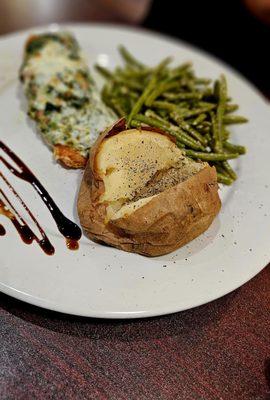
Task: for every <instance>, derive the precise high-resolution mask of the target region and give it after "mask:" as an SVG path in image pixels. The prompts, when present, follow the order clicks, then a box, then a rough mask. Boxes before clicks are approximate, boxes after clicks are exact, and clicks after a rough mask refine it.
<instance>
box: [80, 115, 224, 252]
mask: <svg viewBox="0 0 270 400" xmlns="http://www.w3.org/2000/svg"><path fill="white" fill-rule="evenodd" d="M119 122H120V121H119ZM122 130H123V129H122ZM111 134H112V133H111V131H107V132H105V133H104V134H103V135H101V136H100V138H99V139H98V141H97V142H96V145H95V146H94V147H93V148H92V150H91V153H90V159H89V162H88V164H87V166H86V169H85V173H84V176H83V180H82V183H81V188H80V192H79V198H78V214H79V218H80V222H81V225H82V227H83V229H84V231H85V233H86V235H87V236H88V237H89V238H90V239H91V240H94V241H96V242H99V243H107V244H109V245H111V246H114V247H117V248H119V249H121V250H125V251H129V252H134V253H139V254H142V255H145V256H160V255H163V254H167V253H170V252H172V251H174V250H176V249H178V248H179V247H181V246H183V245H184V244H186V243H188V242H190V241H191V240H193V239H195V238H196V237H197V236H199V235H200V234H201V233H203V232H204V231H205V230H207V229H208V227H209V226H210V225H211V223H212V221H213V219H214V218H215V216H216V215H217V214H218V212H219V210H220V207H221V202H220V199H219V195H218V191H217V189H218V185H217V177H216V170H215V168H214V167H210V166H208V165H207V166H206V167H205V168H203V169H202V170H201V171H199V172H198V173H197V174H195V175H193V176H192V177H190V178H189V179H187V180H186V181H184V182H182V183H179V184H178V185H176V186H174V187H172V188H170V189H167V190H165V191H164V192H162V193H160V194H159V195H157V196H156V197H154V198H153V199H152V200H151V201H150V202H148V203H147V204H145V205H144V206H142V207H141V208H139V209H137V210H136V211H135V212H133V213H132V214H130V215H129V216H126V217H124V218H120V219H117V220H113V221H110V222H109V223H108V224H105V223H104V220H105V215H106V205H105V204H99V203H98V199H99V197H100V195H101V194H102V193H103V192H104V185H103V181H102V180H101V179H100V177H99V176H98V175H97V173H96V171H95V157H96V154H97V152H98V149H99V146H100V144H101V142H102V140H104V138H105V137H107V136H109V135H111Z"/></svg>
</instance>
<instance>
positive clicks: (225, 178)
mask: <svg viewBox="0 0 270 400" xmlns="http://www.w3.org/2000/svg"><path fill="white" fill-rule="evenodd" d="M217 180H218V182H219V183H223V184H224V185H228V186H230V185H231V184H232V183H233V179H231V178H229V177H228V176H226V175H223V174H221V173H220V172H217Z"/></svg>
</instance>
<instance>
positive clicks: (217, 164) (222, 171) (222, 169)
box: [211, 161, 231, 179]
mask: <svg viewBox="0 0 270 400" xmlns="http://www.w3.org/2000/svg"><path fill="white" fill-rule="evenodd" d="M211 165H212V166H214V167H215V168H216V171H217V172H220V173H221V174H222V175H225V176H227V177H228V178H230V179H231V177H230V175H229V174H228V172H226V171H225V169H224V168H222V166H221V165H222V161H221V162H219V161H216V162H213V163H211Z"/></svg>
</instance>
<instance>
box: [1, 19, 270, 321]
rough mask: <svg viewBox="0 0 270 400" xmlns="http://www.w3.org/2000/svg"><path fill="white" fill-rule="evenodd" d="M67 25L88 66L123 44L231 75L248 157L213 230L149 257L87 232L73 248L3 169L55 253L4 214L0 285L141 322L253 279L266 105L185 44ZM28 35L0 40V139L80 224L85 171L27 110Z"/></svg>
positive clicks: (269, 216)
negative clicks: (55, 146) (58, 150)
mask: <svg viewBox="0 0 270 400" xmlns="http://www.w3.org/2000/svg"><path fill="white" fill-rule="evenodd" d="M51 28H53V29H57V27H56V26H52V27H51ZM66 28H68V29H70V30H71V31H72V32H73V33H74V34H75V35H76V37H77V39H78V40H79V43H80V44H81V46H82V48H83V49H84V51H85V54H86V55H87V57H88V59H89V64H90V66H91V65H92V64H93V63H95V62H96V61H97V60H103V62H105V63H106V64H107V65H108V67H109V68H111V67H114V66H115V65H117V64H118V63H119V62H120V59H119V56H118V54H117V50H116V48H117V45H118V44H119V43H122V44H124V45H126V46H127V47H128V48H129V49H130V50H131V52H132V53H134V54H135V55H136V56H137V57H138V58H139V59H141V60H143V61H144V62H146V63H149V64H154V63H157V62H158V61H159V60H160V59H161V58H163V57H165V56H167V55H172V56H174V57H175V60H176V62H181V61H185V60H192V61H193V62H194V66H195V69H196V71H197V73H198V75H199V76H206V77H212V78H215V77H218V76H219V75H220V73H222V72H225V73H226V75H227V78H228V83H229V91H230V93H231V95H232V96H233V98H234V99H235V101H236V102H237V103H239V104H240V105H241V109H240V113H241V114H243V115H246V116H248V117H249V118H250V123H249V124H248V125H243V126H239V127H236V128H234V132H235V133H234V141H235V142H236V143H242V142H243V143H244V144H245V145H247V147H248V154H247V155H246V156H245V157H242V158H240V159H239V160H237V161H236V162H235V164H234V165H235V168H236V171H237V173H238V175H239V179H238V180H237V182H236V183H235V184H234V185H233V186H232V187H230V188H222V189H221V191H220V192H221V197H222V202H223V207H222V211H221V213H220V215H219V217H218V218H217V219H216V220H215V222H214V223H213V225H212V226H211V227H210V229H209V230H208V231H207V232H206V233H205V234H204V235H202V236H200V237H199V238H198V239H196V240H194V241H193V242H191V243H190V244H189V245H187V246H185V247H183V248H181V249H180V250H178V251H176V252H174V253H172V254H169V255H166V256H162V257H158V258H153V259H151V258H145V257H142V256H139V255H135V254H129V253H125V252H122V251H119V250H116V249H113V248H110V247H105V246H101V245H97V244H94V243H92V242H89V241H88V240H87V239H86V238H85V237H83V238H82V240H81V242H80V249H79V250H78V251H75V252H72V251H69V250H68V249H67V248H66V246H65V243H64V240H63V238H62V237H60V235H59V234H58V231H57V229H56V227H55V225H54V222H53V220H52V218H51V217H50V214H49V212H48V211H47V209H46V207H45V206H44V205H43V203H42V202H41V201H40V199H39V198H38V197H37V196H36V195H35V193H34V191H33V189H32V188H31V187H30V185H27V184H25V183H22V182H19V179H16V178H14V177H13V176H10V174H8V171H7V170H6V169H5V168H4V166H2V165H1V170H2V171H3V172H4V173H5V174H6V175H8V176H9V178H10V180H11V181H12V183H13V184H14V185H15V187H16V188H17V189H18V191H19V192H20V193H21V194H22V196H23V198H24V199H25V200H26V202H27V204H28V205H30V207H31V209H32V210H34V212H35V214H36V215H37V216H38V219H39V221H40V222H41V224H42V225H43V227H44V228H45V229H46V231H47V232H48V234H49V237H50V238H51V240H52V242H53V244H54V246H55V249H56V253H55V255H54V256H46V255H45V254H44V253H43V252H42V251H41V250H40V248H39V247H38V246H37V245H36V244H32V245H30V246H28V245H25V244H24V243H22V241H21V240H20V238H19V237H18V235H17V233H16V231H15V230H14V228H13V226H12V225H11V223H10V222H9V220H7V219H6V218H5V217H3V216H0V223H2V224H3V225H4V226H5V227H6V230H7V235H5V236H3V237H0V249H1V251H0V289H1V290H2V291H3V292H4V293H7V294H9V295H11V296H13V297H16V298H18V299H21V300H24V301H27V302H29V303H32V304H35V305H38V306H41V307H45V308H48V309H52V310H56V311H61V312H64V313H69V314H76V315H82V316H91V317H105V318H137V317H147V316H154V315H162V314H167V313H172V312H176V311H181V310H185V309H189V308H192V307H195V306H198V305H200V304H204V303H206V302H209V301H211V300H214V299H217V298H219V297H221V296H223V295H225V294H226V293H229V292H231V291H232V290H234V289H236V288H238V287H239V286H241V285H242V284H243V283H245V282H247V281H248V280H249V279H251V278H252V277H253V276H254V275H256V274H257V273H258V272H259V271H261V270H262V268H263V267H264V266H265V265H266V264H267V263H268V262H269V259H270V246H269V237H270V157H269V149H270V112H269V106H268V105H267V104H266V102H265V101H264V100H263V98H262V97H261V96H260V94H259V93H258V92H257V91H256V90H255V89H254V88H253V87H252V86H251V85H250V84H249V83H248V82H246V81H245V80H244V79H243V78H242V77H240V76H239V75H238V74H237V73H235V72H234V71H232V69H230V68H229V67H227V66H226V65H224V64H222V63H220V62H218V61H217V60H215V59H213V58H212V57H210V56H209V55H206V54H204V53H202V52H201V51H198V50H196V49H194V48H192V47H190V46H188V45H186V44H185V43H182V42H179V41H175V40H172V39H168V38H166V37H163V36H160V35H156V34H152V33H148V32H144V31H140V30H133V29H125V28H122V27H117V26H106V25H71V26H66ZM45 29H48V27H47V28H45ZM43 30H44V29H35V30H32V31H31V32H33V31H35V32H36V31H43ZM28 35H29V32H21V33H16V34H13V35H10V36H5V37H3V38H2V39H1V41H0V85H1V91H0V132H1V133H0V137H1V139H2V140H3V141H4V142H6V144H8V145H9V146H10V147H11V148H12V149H13V150H14V151H15V152H16V153H17V154H18V155H19V156H20V157H21V158H22V159H23V160H24V161H25V162H26V163H27V164H28V166H29V167H30V168H31V169H32V170H33V171H34V172H35V174H36V175H37V176H38V178H40V180H41V182H42V183H43V184H44V185H45V187H46V188H47V189H48V191H49V192H50V194H51V195H52V197H53V198H54V199H55V201H56V202H57V203H58V205H59V206H60V208H61V209H62V210H63V211H64V213H65V214H66V215H67V216H68V217H70V218H71V219H73V220H75V221H78V218H77V214H76V195H77V190H78V186H79V183H80V180H81V175H82V173H81V172H79V171H68V170H65V169H63V168H61V167H60V166H59V165H57V164H55V163H54V162H53V160H52V155H51V153H50V151H49V150H48V149H47V148H46V147H45V146H44V145H43V144H42V141H41V139H40V137H39V136H38V135H37V134H36V132H35V130H34V128H33V124H32V123H31V122H29V120H28V118H27V117H26V115H25V113H24V112H23V111H22V110H24V108H25V102H24V100H23V96H22V93H21V88H20V84H19V82H18V79H17V75H18V68H19V66H20V63H21V59H22V49H23V45H24V42H25V39H26V38H27V36H28Z"/></svg>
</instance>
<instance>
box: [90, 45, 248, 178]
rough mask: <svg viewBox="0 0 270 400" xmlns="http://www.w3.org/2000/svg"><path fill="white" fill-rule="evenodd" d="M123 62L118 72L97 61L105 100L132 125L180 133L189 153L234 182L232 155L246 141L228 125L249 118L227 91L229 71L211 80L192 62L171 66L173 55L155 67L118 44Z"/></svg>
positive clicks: (236, 154)
mask: <svg viewBox="0 0 270 400" xmlns="http://www.w3.org/2000/svg"><path fill="white" fill-rule="evenodd" d="M119 52H120V54H121V56H122V58H123V61H124V66H123V67H116V68H115V70H114V71H113V72H111V71H109V70H107V69H106V68H104V67H101V66H99V65H96V69H97V71H98V72H99V73H100V74H101V75H102V76H103V77H104V78H105V80H106V83H105V84H104V87H103V89H102V98H103V101H104V102H105V103H106V104H107V106H109V107H110V108H112V109H113V110H114V111H115V113H116V114H117V115H118V116H119V117H126V119H127V124H128V126H129V127H136V128H140V127H143V126H145V125H148V126H152V127H156V128H160V129H162V130H163V131H165V132H168V133H170V134H171V135H173V136H174V137H175V138H176V142H177V145H178V146H179V147H180V148H181V149H182V150H183V152H185V154H186V155H187V156H188V157H191V158H193V159H196V160H202V161H207V162H208V163H209V164H210V165H214V166H215V167H216V170H217V176H218V181H219V182H220V183H223V184H225V185H230V184H232V183H233V182H234V181H235V180H236V179H237V175H236V173H235V171H234V170H233V169H232V167H231V166H230V164H229V163H228V160H230V159H234V158H237V157H239V156H240V155H242V154H245V153H246V148H245V147H244V146H239V145H235V144H232V143H231V142H230V141H229V140H230V136H231V132H230V131H229V125H233V124H241V123H245V122H247V121H248V120H247V119H246V118H245V117H242V116H238V115H235V114H234V112H235V111H236V110H237V109H238V105H237V104H233V103H232V100H231V98H230V97H228V93H227V82H226V78H225V76H224V75H221V77H220V78H219V79H218V80H216V81H215V82H213V83H212V81H211V80H210V79H206V78H198V77H196V75H195V73H194V71H193V69H192V64H191V63H184V64H181V65H179V66H177V67H174V68H172V67H169V64H170V62H171V61H172V60H171V58H166V59H164V60H162V61H161V62H160V63H159V64H158V65H157V66H155V67H148V66H146V65H144V64H143V63H141V62H140V61H138V60H136V59H135V58H134V57H133V55H132V54H130V53H129V51H128V50H127V49H126V48H125V47H123V46H120V47H119Z"/></svg>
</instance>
